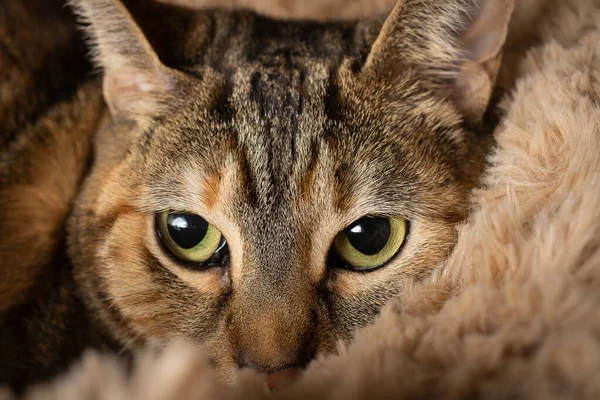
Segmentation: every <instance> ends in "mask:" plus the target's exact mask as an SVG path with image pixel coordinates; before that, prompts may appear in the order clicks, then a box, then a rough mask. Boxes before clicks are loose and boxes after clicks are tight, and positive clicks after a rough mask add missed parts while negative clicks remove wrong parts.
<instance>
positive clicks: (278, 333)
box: [0, 0, 512, 389]
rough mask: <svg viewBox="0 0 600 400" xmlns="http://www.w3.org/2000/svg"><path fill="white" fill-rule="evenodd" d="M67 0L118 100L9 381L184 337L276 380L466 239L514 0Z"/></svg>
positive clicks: (31, 311) (24, 328) (229, 373)
mask: <svg viewBox="0 0 600 400" xmlns="http://www.w3.org/2000/svg"><path fill="white" fill-rule="evenodd" d="M72 5H73V6H74V8H75V10H76V11H77V13H78V14H79V15H80V16H81V17H82V24H83V25H84V26H85V32H86V33H87V35H88V36H89V39H90V40H89V41H90V42H91V46H92V48H93V50H94V56H95V60H96V61H97V63H98V64H99V65H100V66H102V68H103V85H102V89H103V93H104V99H105V101H106V103H107V105H108V111H107V116H106V118H105V119H104V122H103V124H102V127H101V128H100V129H99V130H98V132H97V133H96V134H95V136H94V138H93V141H94V142H93V154H92V155H91V157H92V158H91V159H90V163H91V166H90V170H89V171H88V172H86V177H85V181H84V182H83V183H82V184H81V185H80V186H79V188H78V189H77V192H78V194H77V199H76V202H75V203H74V205H73V206H72V210H71V212H70V217H69V219H68V223H67V229H66V232H65V233H64V235H65V236H64V237H65V246H64V247H65V249H66V250H65V253H64V255H62V256H61V255H60V254H59V255H58V256H56V257H55V259H54V260H53V261H52V263H50V264H51V265H50V266H49V267H48V269H47V273H46V274H45V275H42V276H45V277H49V278H48V279H41V280H42V282H38V283H36V284H33V283H32V284H31V285H30V287H29V288H28V290H26V291H25V292H26V295H24V297H23V298H22V299H20V300H19V301H15V302H13V303H11V304H10V305H9V306H7V307H5V309H4V312H3V314H2V320H1V323H2V332H1V333H0V339H1V340H2V343H1V345H0V351H1V352H2V355H1V361H0V379H1V380H2V382H4V383H9V384H10V385H12V386H13V387H14V388H17V389H19V388H22V387H23V385H25V384H28V383H30V382H32V381H35V380H40V379H45V378H48V377H50V376H52V375H54V374H56V373H58V372H60V371H62V370H64V369H65V368H66V367H67V366H68V365H69V363H71V362H72V361H73V360H74V359H76V358H77V356H78V355H79V354H80V353H81V351H83V349H84V348H86V347H92V348H97V349H101V350H106V351H114V352H118V353H119V354H122V355H123V356H124V358H127V356H128V354H129V352H130V350H132V349H135V348H137V347H139V346H142V345H149V346H159V347H160V346H161V345H163V344H165V343H166V342H168V341H170V340H173V339H178V338H185V339H188V340H192V341H196V342H197V343H199V344H203V345H205V346H206V347H207V348H208V349H210V351H211V354H212V360H213V361H214V365H215V366H216V368H217V369H218V370H219V371H220V373H221V374H222V376H223V378H224V379H226V380H231V379H233V378H234V377H235V376H236V373H237V371H239V369H240V368H245V367H246V368H254V369H257V370H260V371H264V372H265V373H266V374H269V376H270V379H273V380H276V379H277V378H278V377H281V376H285V375H289V374H292V373H294V371H297V370H300V369H302V368H303V367H304V366H306V365H307V363H309V362H310V361H311V360H312V359H313V358H314V357H315V356H317V355H320V354H325V353H328V352H333V351H335V348H336V342H337V341H338V340H349V339H350V338H351V337H352V334H353V332H354V331H355V329H356V328H357V327H361V326H364V325H365V324H367V323H369V322H370V321H372V320H373V318H374V317H375V316H376V315H377V314H378V311H379V310H380V308H381V307H382V306H383V305H384V304H385V303H386V301H387V300H388V299H390V298H391V297H392V296H394V295H395V294H397V293H399V292H400V291H401V290H402V288H403V287H406V286H407V285H411V284H413V283H414V282H417V281H419V280H421V279H423V278H424V277H426V276H427V275H428V273H429V272H430V271H431V270H432V268H434V267H435V265H436V264H438V263H439V262H440V260H442V259H443V258H444V257H446V256H447V255H448V253H449V252H450V251H451V248H452V245H453V243H454V241H455V236H456V231H455V230H456V224H457V223H459V222H460V221H462V220H463V219H464V218H465V217H466V215H467V212H468V194H469V190H470V189H471V188H473V187H474V185H476V183H477V179H478V175H479V173H480V172H481V170H482V168H483V164H484V162H483V160H484V156H485V152H486V148H487V145H488V142H489V135H487V134H486V132H487V131H488V130H489V129H487V128H486V123H485V120H486V119H485V118H484V116H485V113H486V109H487V108H488V105H489V103H490V99H491V97H492V92H493V88H494V83H495V79H496V74H497V71H498V68H499V65H500V59H501V53H502V47H503V44H504V40H505V37H506V29H507V24H508V21H509V19H510V15H511V12H512V2H511V1H510V0H401V1H399V2H398V3H397V5H396V6H395V8H394V9H393V10H392V11H391V13H390V14H389V16H387V18H369V19H365V20H361V21H357V22H335V23H333V22H331V23H321V22H311V21H277V20H274V19H269V18H267V17H264V16H260V15H257V14H255V13H253V12H250V11H243V10H237V11H226V10H212V9H211V10H201V11H190V10H186V9H184V8H177V7H174V6H167V5H164V4H158V3H153V2H150V1H133V0H131V1H127V2H126V3H125V4H123V3H121V2H120V1H119V0H73V1H72ZM133 16H135V18H134V17H133ZM64 62H65V63H68V62H69V61H68V60H65V61H64ZM65 129H69V128H65ZM82 135H83V134H82ZM67 150H68V146H67ZM67 150H65V151H63V152H62V153H60V154H57V155H56V157H57V158H58V157H60V160H64V159H68V157H76V155H74V154H71V153H69V152H68V151H67ZM40 151H50V150H47V149H46V150H44V149H40ZM71 151H72V152H73V151H74V150H71ZM77 157H80V156H79V155H77ZM43 159H44V158H43V157H40V160H43ZM79 164H81V163H79ZM79 164H77V165H78V168H81V169H82V171H87V170H85V169H84V168H85V165H79ZM49 165H50V164H49ZM68 173H69V171H52V174H53V175H55V176H62V175H61V174H67V175H68ZM73 181H76V179H73ZM7 187H8V189H7ZM9 189H11V187H9V186H5V187H3V188H2V191H1V192H0V193H7V192H8V190H9ZM13 189H14V188H13ZM17 193H18V192H17ZM18 204H21V207H35V204H36V203H35V201H33V200H28V201H27V202H25V201H23V202H22V203H18ZM7 218H10V215H9V216H7ZM11 226H12V229H28V225H24V226H21V227H20V228H19V225H18V224H12V225H11ZM59 232H60V231H59ZM5 233H6V232H3V238H6V239H3V240H5V241H6V243H10V240H11V235H4V234H5ZM13 247H14V246H13ZM27 251H28V249H27V248H25V247H24V246H21V247H14V252H20V253H21V254H26V253H27ZM0 265H1V269H4V270H8V269H11V270H16V271H18V268H19V265H15V264H11V265H7V263H6V262H5V261H0ZM48 271H49V272H48ZM2 276H3V277H6V276H9V275H7V274H4V275H2ZM10 286H11V282H10V280H7V279H5V280H4V282H3V283H2V287H3V289H6V288H9V287H10ZM5 300H6V299H4V300H3V301H5ZM3 304H4V303H3Z"/></svg>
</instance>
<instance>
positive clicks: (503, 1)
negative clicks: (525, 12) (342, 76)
mask: <svg viewBox="0 0 600 400" xmlns="http://www.w3.org/2000/svg"><path fill="white" fill-rule="evenodd" d="M513 7H514V0H398V3H397V4H396V6H395V7H394V9H393V11H392V12H391V14H390V16H389V17H388V19H387V20H386V22H385V24H384V25H383V28H382V30H381V32H380V34H379V37H378V38H377V40H376V41H375V43H374V45H373V47H372V49H371V53H370V54H369V57H368V58H367V61H366V64H365V66H364V67H363V72H365V73H368V72H369V71H370V72H374V73H375V74H376V75H377V76H379V77H383V79H385V77H386V76H387V77H390V76H391V77H392V78H393V76H394V75H401V71H402V70H403V69H405V68H412V69H413V70H414V71H415V72H416V73H417V74H419V76H420V78H422V80H423V81H424V82H425V83H426V84H427V85H429V87H430V88H431V89H432V90H434V91H437V92H438V93H439V94H441V95H443V96H444V97H448V98H450V99H452V101H453V102H454V104H455V105H456V107H457V108H458V110H459V111H460V112H461V113H462V115H463V116H464V118H465V119H466V120H467V121H470V122H473V123H478V122H479V121H481V118H482V117H483V114H484V113H485V110H486V108H487V106H488V103H489V101H490V98H491V95H492V92H493V89H494V85H495V82H496V76H497V73H498V69H499V67H500V62H501V59H502V48H503V46H504V42H505V40H506V34H507V30H508V24H509V22H510V17H511V15H512V11H513Z"/></svg>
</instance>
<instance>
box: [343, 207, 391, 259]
mask: <svg viewBox="0 0 600 400" xmlns="http://www.w3.org/2000/svg"><path fill="white" fill-rule="evenodd" d="M390 233H391V226H390V220H389V219H387V218H380V217H366V218H361V219H359V220H358V221H356V222H354V223H353V224H352V225H350V226H349V227H347V228H346V236H347V237H348V241H349V242H350V244H351V245H352V246H354V248H355V249H356V250H358V251H360V252H361V253H363V254H366V255H368V256H372V255H375V254H377V253H379V252H380V251H381V250H383V248H384V247H385V245H386V244H387V242H388V240H390Z"/></svg>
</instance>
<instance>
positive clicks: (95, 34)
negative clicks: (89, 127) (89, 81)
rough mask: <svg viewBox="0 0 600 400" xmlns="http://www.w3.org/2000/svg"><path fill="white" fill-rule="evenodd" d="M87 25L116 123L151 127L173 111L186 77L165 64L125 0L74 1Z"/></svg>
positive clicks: (76, 8) (72, 0) (72, 2)
mask: <svg viewBox="0 0 600 400" xmlns="http://www.w3.org/2000/svg"><path fill="white" fill-rule="evenodd" d="M71 5H72V6H73V7H74V8H75V10H76V11H77V13H78V14H79V15H80V16H81V17H82V19H83V22H84V23H85V24H86V25H87V27H86V32H87V34H88V35H89V37H90V41H91V43H92V46H93V54H94V58H95V61H96V63H98V64H99V66H100V67H102V69H103V70H104V82H103V89H104V97H105V99H106V101H107V103H108V105H109V108H110V111H111V113H112V115H113V117H114V118H115V119H116V120H131V121H136V122H138V123H140V124H145V123H147V122H148V121H150V120H151V119H152V118H154V117H157V116H160V115H162V114H164V113H166V112H168V110H169V108H170V107H172V106H173V105H174V104H176V103H177V99H178V98H181V96H180V95H181V92H182V91H183V85H182V81H183V78H182V76H181V75H182V74H181V73H179V72H178V71H175V70H173V69H171V68H168V67H167V66H165V65H163V64H162V63H161V61H160V59H159V58H158V56H157V55H156V53H155V52H154V50H153V49H152V46H151V45H150V43H149V42H148V40H147V39H146V37H145V36H144V34H143V32H142V30H141V29H140V28H139V26H138V25H137V24H136V22H135V21H134V19H133V17H132V16H131V14H130V13H129V11H128V10H127V8H126V7H125V6H124V5H123V4H122V3H121V2H120V1H119V0H71Z"/></svg>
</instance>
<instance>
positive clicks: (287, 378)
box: [266, 367, 302, 390]
mask: <svg viewBox="0 0 600 400" xmlns="http://www.w3.org/2000/svg"><path fill="white" fill-rule="evenodd" d="M301 372H302V369H301V368H297V367H290V368H284V369H281V370H279V371H277V372H272V373H270V374H268V375H267V378H266V383H267V386H269V388H270V389H271V390H273V389H275V388H277V387H280V386H283V385H286V384H288V383H292V382H293V381H294V380H295V379H296V378H297V377H298V375H300V373H301Z"/></svg>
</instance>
